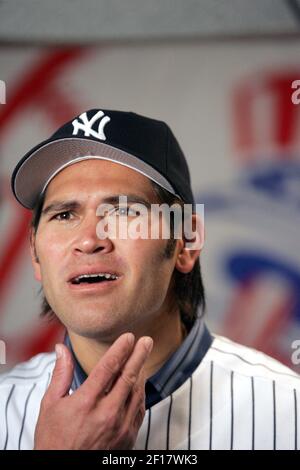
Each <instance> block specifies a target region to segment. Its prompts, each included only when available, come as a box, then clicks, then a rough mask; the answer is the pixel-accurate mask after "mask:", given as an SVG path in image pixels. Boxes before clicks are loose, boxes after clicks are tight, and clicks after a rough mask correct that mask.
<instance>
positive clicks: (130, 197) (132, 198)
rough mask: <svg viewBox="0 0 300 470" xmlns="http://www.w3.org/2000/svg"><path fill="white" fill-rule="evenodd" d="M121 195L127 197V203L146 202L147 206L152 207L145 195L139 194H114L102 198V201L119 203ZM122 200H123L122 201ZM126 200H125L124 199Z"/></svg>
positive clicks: (104, 202)
mask: <svg viewBox="0 0 300 470" xmlns="http://www.w3.org/2000/svg"><path fill="white" fill-rule="evenodd" d="M120 197H126V198H127V200H126V202H127V203H130V204H132V203H139V204H144V205H145V206H146V207H148V208H149V209H150V208H151V202H150V201H149V200H148V199H146V198H144V197H143V196H140V195H138V194H113V195H111V196H107V197H105V198H103V199H102V201H101V203H103V204H112V205H114V204H118V203H119V202H120V200H119V198H120ZM121 202H122V201H121ZM124 202H125V201H124Z"/></svg>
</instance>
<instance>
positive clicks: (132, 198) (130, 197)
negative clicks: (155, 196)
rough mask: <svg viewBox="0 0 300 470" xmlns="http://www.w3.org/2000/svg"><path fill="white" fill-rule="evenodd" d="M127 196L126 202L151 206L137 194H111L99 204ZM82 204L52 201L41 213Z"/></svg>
mask: <svg viewBox="0 0 300 470" xmlns="http://www.w3.org/2000/svg"><path fill="white" fill-rule="evenodd" d="M121 196H122V197H125V196H126V198H127V203H130V204H132V203H140V204H144V205H145V206H146V207H147V208H149V209H150V208H151V202H150V201H149V200H148V199H146V198H144V197H143V196H140V195H137V194H113V195H111V196H106V197H104V198H103V199H102V200H101V202H100V204H112V205H115V204H118V203H119V202H120V197H121ZM80 207H82V204H81V203H80V202H78V201H76V200H71V201H53V202H51V203H50V204H48V205H47V206H46V207H45V208H44V209H43V210H42V215H47V214H49V213H50V212H63V211H75V210H78V209H80Z"/></svg>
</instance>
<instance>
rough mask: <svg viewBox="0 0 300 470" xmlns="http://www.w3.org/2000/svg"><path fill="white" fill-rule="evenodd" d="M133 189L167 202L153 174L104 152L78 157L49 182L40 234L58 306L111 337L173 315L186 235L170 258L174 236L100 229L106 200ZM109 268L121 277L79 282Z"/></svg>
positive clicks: (85, 329)
mask: <svg viewBox="0 0 300 470" xmlns="http://www.w3.org/2000/svg"><path fill="white" fill-rule="evenodd" d="M129 194H130V195H135V196H136V197H137V198H138V199H141V202H142V200H147V201H149V202H150V203H158V202H159V201H158V200H157V199H156V197H155V193H154V191H153V188H152V186H151V183H150V181H149V180H148V178H146V177H145V176H143V175H141V174H139V173H138V172H136V171H134V170H132V169H130V168H127V167H125V166H123V165H119V164H116V163H113V162H108V161H104V160H85V161H82V162H79V163H76V164H73V165H71V166H69V167H67V168H65V169H64V170H63V171H61V172H60V173H58V175H57V176H55V178H54V179H53V180H52V181H51V183H50V184H49V186H48V188H47V191H46V196H45V202H44V205H43V211H42V215H41V218H40V222H39V226H38V229H37V232H36V235H35V241H34V245H35V252H36V255H37V258H38V261H36V260H33V265H34V270H35V276H36V279H37V280H39V281H41V282H42V285H43V289H44V293H45V296H46V298H47V300H48V302H49V304H50V306H51V308H52V309H53V311H54V312H55V313H56V315H57V316H58V317H59V318H60V320H61V321H62V323H64V324H65V326H66V327H67V328H68V329H69V330H71V331H73V332H74V333H76V334H78V335H81V336H86V337H91V338H92V337H93V338H100V339H102V340H103V341H105V340H107V341H110V340H113V339H114V338H115V337H117V336H119V335H120V334H121V333H122V332H125V331H136V332H140V333H143V332H144V331H147V334H150V333H151V329H152V328H153V326H154V325H155V322H157V321H161V320H163V318H164V317H166V316H167V315H170V305H171V297H172V292H171V289H170V280H171V277H172V273H173V271H174V268H175V266H176V257H177V254H178V251H179V249H180V243H181V240H180V241H177V246H176V249H175V252H174V254H173V256H172V257H171V258H167V257H166V256H165V255H164V252H165V248H166V245H167V243H168V240H166V239H151V238H149V239H131V238H127V239H111V238H109V237H107V238H106V239H100V238H98V237H97V234H96V227H97V224H98V223H99V217H98V216H97V215H96V210H97V207H98V206H99V204H101V203H103V202H104V201H105V200H107V198H110V197H116V198H118V196H119V195H129ZM113 205H115V206H116V208H117V202H116V203H114V204H113ZM129 205H130V204H129V198H128V206H129ZM122 216H124V215H117V216H116V217H122ZM128 221H130V217H128ZM104 272H105V273H113V274H114V273H116V274H117V275H118V279H117V280H112V281H107V282H105V283H101V282H97V283H88V282H80V283H77V281H75V283H74V278H75V277H78V276H79V275H80V274H90V273H94V274H95V273H104ZM72 280H73V281H72ZM170 294H171V295H170Z"/></svg>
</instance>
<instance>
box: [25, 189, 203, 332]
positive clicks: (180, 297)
mask: <svg viewBox="0 0 300 470" xmlns="http://www.w3.org/2000/svg"><path fill="white" fill-rule="evenodd" d="M151 185H152V188H153V190H154V193H155V195H156V196H157V198H158V201H159V203H160V204H167V205H168V206H172V205H173V204H179V205H180V206H181V208H183V205H184V202H183V201H182V200H180V199H179V198H178V197H177V196H174V195H173V194H171V193H170V192H169V191H167V190H165V189H164V188H162V187H161V186H159V185H158V184H156V183H154V182H153V181H151ZM44 200H45V197H44V195H43V196H42V197H40V198H39V200H38V201H37V203H36V205H35V207H34V209H33V216H32V220H31V229H32V231H33V234H34V235H35V233H36V231H37V229H38V225H39V221H40V217H41V213H42V209H43V205H44ZM182 213H183V211H182ZM170 225H171V227H170V231H171V238H170V239H169V240H168V243H167V246H166V248H165V252H164V255H165V257H167V258H170V257H171V256H172V255H173V253H174V250H175V248H176V239H174V237H173V235H174V219H173V217H170ZM171 282H172V284H173V292H174V298H175V301H176V303H177V306H178V307H179V311H180V315H181V319H182V321H183V322H184V324H185V325H186V326H187V327H188V328H190V327H191V326H192V325H193V323H194V321H195V319H196V317H197V316H202V315H203V314H204V312H205V307H206V301H205V291H204V285H203V281H202V276H201V267H200V261H199V258H198V259H197V260H196V262H195V264H194V267H193V269H192V271H191V272H189V273H182V272H180V271H178V270H177V269H175V270H174V273H173V276H172V279H171ZM41 290H42V289H41ZM40 315H41V316H42V317H47V318H49V319H53V318H56V315H55V313H54V312H53V311H52V309H51V307H50V305H49V303H48V301H47V299H46V297H45V296H44V295H43V298H42V305H41V313H40Z"/></svg>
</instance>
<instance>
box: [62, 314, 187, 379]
mask: <svg viewBox="0 0 300 470" xmlns="http://www.w3.org/2000/svg"><path fill="white" fill-rule="evenodd" d="M170 315H171V317H170V318H169V320H168V321H166V319H165V318H163V319H160V318H158V319H157V321H155V322H153V325H152V328H151V331H149V329H148V330H147V331H144V332H138V333H137V332H135V331H132V332H133V333H134V334H135V337H136V340H138V339H139V338H140V337H141V336H146V335H147V336H151V337H152V339H153V341H154V346H153V350H152V353H151V355H150V357H149V359H148V361H147V363H146V365H145V375H146V377H147V378H149V377H151V376H152V375H154V374H155V373H156V372H157V371H158V370H159V369H160V368H161V367H162V366H163V364H164V363H165V362H166V361H167V360H168V359H169V357H170V356H171V355H172V354H173V353H174V352H175V351H176V349H178V348H179V346H180V344H181V343H182V341H183V340H184V337H185V335H186V331H185V329H184V327H183V326H182V323H181V320H180V314H179V312H177V313H175V312H173V313H172V314H170ZM68 333H69V337H70V340H71V344H72V348H73V351H74V354H75V356H76V358H77V360H78V362H79V363H80V365H81V367H82V369H83V370H84V371H85V373H86V374H87V375H89V373H90V372H91V370H92V369H93V368H94V367H95V365H96V364H97V363H98V361H99V360H100V359H101V357H102V356H103V355H104V354H105V352H106V351H107V349H108V348H109V347H110V345H111V344H109V343H104V342H101V341H99V340H97V339H91V338H86V337H83V336H80V335H77V334H75V333H73V332H72V331H68Z"/></svg>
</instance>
